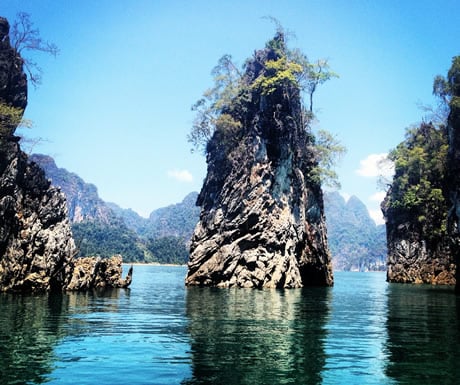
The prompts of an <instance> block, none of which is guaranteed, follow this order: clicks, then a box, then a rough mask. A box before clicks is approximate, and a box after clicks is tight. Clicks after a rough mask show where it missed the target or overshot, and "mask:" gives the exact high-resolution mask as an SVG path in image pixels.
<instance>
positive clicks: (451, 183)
mask: <svg viewBox="0 0 460 385" xmlns="http://www.w3.org/2000/svg"><path fill="white" fill-rule="evenodd" d="M448 82H449V85H450V93H451V102H450V113H449V117H448V121H447V128H448V134H449V153H448V164H447V168H448V174H447V180H448V195H449V198H450V204H451V206H450V210H449V213H448V231H449V236H450V246H451V248H452V254H453V255H454V256H455V257H456V260H455V262H456V265H457V266H459V265H460V56H457V57H454V58H453V60H452V67H451V69H450V70H449V73H448ZM456 273H457V275H456V281H457V285H456V291H457V292H458V293H460V268H458V269H457V271H456Z"/></svg>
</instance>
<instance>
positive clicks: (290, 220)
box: [186, 35, 333, 288]
mask: <svg viewBox="0 0 460 385" xmlns="http://www.w3.org/2000/svg"><path fill="white" fill-rule="evenodd" d="M275 39H283V41H282V43H283V44H284V37H283V36H282V35H278V36H277V37H275ZM279 58H280V53H279V52H276V51H275V50H274V49H272V48H266V49H264V50H260V51H257V52H256V53H255V54H254V57H253V58H252V59H251V60H250V61H248V63H247V65H246V72H245V75H244V82H245V86H246V87H245V90H244V91H242V92H246V93H247V94H246V95H245V97H244V98H243V97H241V98H240V100H239V101H238V103H236V102H235V104H234V105H231V106H229V107H228V111H225V112H226V113H228V114H231V116H232V118H233V119H235V120H237V121H238V122H239V123H241V129H240V131H239V132H238V133H237V134H236V135H237V137H238V140H237V141H230V140H226V141H225V142H224V141H223V138H224V136H225V133H223V132H220V131H219V130H216V132H215V133H214V135H213V137H212V138H211V140H210V142H209V143H208V146H207V163H208V172H207V176H206V179H205V181H204V185H203V188H202V190H201V192H200V194H199V196H198V200H197V204H198V205H199V206H201V215H200V221H199V223H198V225H197V227H196V229H195V232H194V234H193V237H192V241H191V247H190V251H191V255H190V262H189V265H188V267H189V270H188V274H187V278H186V284H187V285H199V286H219V287H230V286H239V287H255V288H262V287H273V288H294V287H302V286H307V285H332V283H333V278H332V270H331V260H330V255H329V251H328V247H327V238H326V227H325V221H324V208H323V195H322V191H321V188H320V185H319V183H318V182H317V181H315V180H314V178H312V177H311V175H312V170H313V168H314V167H315V166H316V165H317V164H316V159H315V157H314V155H313V152H312V151H310V150H311V147H312V145H313V143H312V138H311V136H310V134H309V133H308V132H307V130H306V129H305V127H304V123H303V117H302V113H301V101H300V91H299V88H298V86H297V85H296V84H293V83H288V82H283V83H282V84H281V83H280V84H279V86H277V87H276V88H275V89H274V90H273V91H271V92H269V93H264V92H261V90H260V89H257V87H255V84H256V80H257V79H258V78H259V77H261V76H265V75H266V64H267V61H268V60H277V59H279ZM241 100H243V102H242V101H241ZM235 106H236V107H235ZM229 143H230V144H229Z"/></svg>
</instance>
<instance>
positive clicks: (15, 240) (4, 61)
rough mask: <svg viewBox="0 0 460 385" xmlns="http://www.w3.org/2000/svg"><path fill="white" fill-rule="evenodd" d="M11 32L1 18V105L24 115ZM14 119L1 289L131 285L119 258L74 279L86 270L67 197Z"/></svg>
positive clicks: (4, 185)
mask: <svg viewBox="0 0 460 385" xmlns="http://www.w3.org/2000/svg"><path fill="white" fill-rule="evenodd" d="M8 30H9V27H8V22H7V21H6V19H4V18H0V104H1V105H2V106H8V107H14V108H15V109H17V110H18V111H19V112H20V115H21V114H22V113H23V112H24V109H25V107H26V105H27V78H26V75H25V74H24V72H23V70H22V59H21V58H20V56H19V55H18V54H17V52H16V51H15V50H14V49H13V48H11V46H10V44H9V40H8ZM10 117H11V115H9V114H8V113H2V114H0V291H31V292H35V291H49V290H65V289H80V288H85V289H89V288H92V287H100V286H103V284H102V283H101V282H102V281H104V280H105V285H107V286H126V285H127V284H129V282H128V281H130V278H129V279H128V281H126V282H125V281H123V280H121V271H119V270H118V266H119V264H121V261H119V260H118V259H117V260H116V261H113V262H111V263H108V262H101V261H95V265H96V266H97V267H98V268H97V269H89V270H88V271H91V272H90V273H89V274H90V275H91V279H90V280H89V281H90V282H91V283H92V284H91V285H90V284H86V283H84V284H79V283H78V282H77V281H78V280H76V279H74V278H75V276H76V274H73V272H74V271H75V269H78V272H80V271H81V269H80V268H79V266H80V262H79V261H77V260H74V259H73V256H74V255H75V254H76V249H75V244H74V240H73V238H72V233H71V228H70V223H69V219H68V216H67V207H66V201H65V196H64V194H63V193H61V192H60V190H59V189H57V188H55V187H53V186H51V183H50V182H49V180H48V179H47V178H46V177H45V174H44V172H43V170H42V169H41V168H40V167H39V166H38V165H37V164H35V163H33V162H29V161H28V158H27V155H26V154H24V153H23V152H22V151H21V149H20V146H19V143H18V142H19V138H18V137H15V136H14V131H15V129H16V126H17V123H18V122H17V121H12V120H11V119H10ZM112 265H113V266H112ZM115 273H119V274H118V278H117V277H116V275H117V274H115ZM70 283H72V287H70V286H69V284H70Z"/></svg>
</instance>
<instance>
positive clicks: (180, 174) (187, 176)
mask: <svg viewBox="0 0 460 385" xmlns="http://www.w3.org/2000/svg"><path fill="white" fill-rule="evenodd" d="M168 177H170V178H171V179H175V180H177V181H178V182H184V183H191V182H193V175H192V173H191V172H190V171H188V170H169V171H168Z"/></svg>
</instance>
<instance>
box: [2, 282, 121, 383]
mask: <svg viewBox="0 0 460 385" xmlns="http://www.w3.org/2000/svg"><path fill="white" fill-rule="evenodd" d="M120 292H121V290H120V289H112V290H104V291H103V292H102V291H101V292H97V291H92V292H85V293H76V292H75V293H69V294H59V293H56V294H49V295H40V296H22V295H14V294H4V293H0V309H1V311H0V325H1V326H0V384H25V383H43V382H46V380H47V378H49V376H50V374H51V373H52V371H53V370H54V361H55V360H56V357H55V353H54V348H55V346H56V345H57V344H58V343H59V342H60V340H61V339H62V338H64V337H66V336H67V335H68V333H72V334H78V335H82V334H85V333H89V332H91V329H92V327H93V326H94V325H93V324H90V323H89V322H85V320H84V319H82V318H81V317H76V318H75V317H71V316H72V313H74V312H78V313H80V312H81V311H82V309H85V308H86V309H87V312H88V313H89V312H91V311H96V309H95V308H96V307H97V306H98V305H99V306H100V304H101V302H104V309H105V311H111V310H113V311H117V308H116V303H118V302H119V301H118V297H119V293H120ZM96 297H97V298H96ZM112 300H113V307H110V306H109V307H108V308H107V306H106V304H107V302H108V301H112ZM99 311H101V310H100V309H99ZM77 324H78V325H77Z"/></svg>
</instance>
